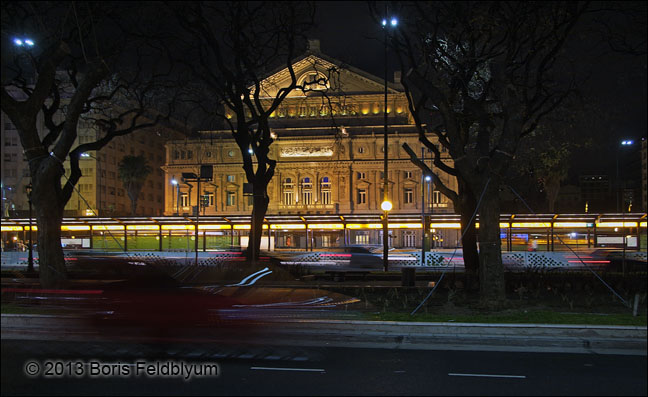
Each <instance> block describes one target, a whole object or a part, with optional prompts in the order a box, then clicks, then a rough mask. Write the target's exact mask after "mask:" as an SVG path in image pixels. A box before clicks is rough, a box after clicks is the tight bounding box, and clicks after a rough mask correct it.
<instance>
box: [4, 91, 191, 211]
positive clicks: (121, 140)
mask: <svg viewBox="0 0 648 397" xmlns="http://www.w3.org/2000/svg"><path fill="white" fill-rule="evenodd" d="M15 95H19V94H18V93H15ZM1 118H2V119H1V137H0V145H1V146H0V163H1V164H2V171H1V181H2V217H3V218H8V217H26V216H27V215H28V211H29V201H28V199H27V186H28V185H29V184H30V182H31V178H30V171H29V167H28V164H27V162H26V161H25V158H24V155H23V147H22V145H21V143H20V137H19V135H18V131H17V130H16V127H15V126H14V125H13V123H12V122H11V120H9V117H8V116H7V115H6V114H5V113H4V112H2V113H1ZM37 128H38V131H39V135H40V137H41V139H42V138H43V137H44V136H45V127H44V122H43V120H42V117H39V119H38V124H37ZM99 134H100V132H99V130H98V129H97V127H96V126H95V125H94V123H92V122H89V121H86V120H83V119H80V120H79V123H78V130H77V138H76V140H75V142H74V144H73V146H72V147H73V148H74V147H76V146H78V145H79V144H84V143H90V142H94V141H96V140H97V139H98V138H100V136H99ZM178 135H179V133H178V132H177V131H175V130H174V129H171V128H167V127H162V126H159V127H153V128H148V129H144V130H140V131H136V132H134V133H132V134H128V135H124V136H120V137H116V138H114V139H113V140H112V141H111V142H110V143H109V144H108V145H106V146H105V147H103V148H102V149H101V150H99V151H89V152H86V153H84V154H83V155H82V156H81V158H80V161H79V167H80V168H81V172H82V176H81V178H80V179H79V182H78V183H77V185H76V189H75V191H74V193H73V194H72V197H71V198H70V200H69V201H68V203H67V204H66V206H65V212H64V216H70V217H80V216H107V217H113V216H128V215H131V205H130V199H129V197H128V194H127V193H126V190H125V188H124V186H123V183H122V181H121V180H120V179H119V171H118V168H119V167H118V165H119V162H120V160H121V159H122V158H123V157H124V156H125V155H143V156H145V157H146V159H147V160H148V164H149V166H150V167H151V169H152V172H151V173H150V174H149V175H148V177H147V179H146V181H145V182H144V186H143V187H142V191H141V193H140V195H139V200H138V205H137V213H136V215H140V216H144V215H146V216H159V215H162V213H163V212H164V194H163V192H164V173H163V171H162V167H163V165H164V163H165V157H164V156H165V147H164V144H165V142H166V140H168V139H172V138H177V137H178ZM63 165H64V168H65V176H64V177H63V179H62V183H64V182H65V179H66V177H68V176H69V175H70V161H69V159H66V161H65V162H64V164H63Z"/></svg>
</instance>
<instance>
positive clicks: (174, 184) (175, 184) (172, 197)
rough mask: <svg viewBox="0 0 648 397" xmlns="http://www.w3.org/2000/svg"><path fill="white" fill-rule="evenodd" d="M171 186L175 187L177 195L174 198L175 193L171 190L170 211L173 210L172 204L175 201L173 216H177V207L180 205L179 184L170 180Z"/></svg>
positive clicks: (174, 180)
mask: <svg viewBox="0 0 648 397" xmlns="http://www.w3.org/2000/svg"><path fill="white" fill-rule="evenodd" d="M171 184H172V185H173V186H175V190H176V191H177V193H178V194H177V198H176V197H175V194H176V191H173V189H171V209H173V202H174V201H175V213H174V214H173V215H178V211H179V210H178V206H179V203H180V184H179V183H178V181H177V180H176V179H175V178H173V179H171Z"/></svg>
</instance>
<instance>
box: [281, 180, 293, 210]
mask: <svg viewBox="0 0 648 397" xmlns="http://www.w3.org/2000/svg"><path fill="white" fill-rule="evenodd" d="M293 201H294V192H293V181H292V179H291V178H286V179H284V182H283V204H284V205H293Z"/></svg>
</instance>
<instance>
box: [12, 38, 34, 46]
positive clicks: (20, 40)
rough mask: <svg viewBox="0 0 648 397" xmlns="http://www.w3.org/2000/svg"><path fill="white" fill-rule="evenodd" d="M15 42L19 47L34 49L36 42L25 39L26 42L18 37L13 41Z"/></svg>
mask: <svg viewBox="0 0 648 397" xmlns="http://www.w3.org/2000/svg"><path fill="white" fill-rule="evenodd" d="M13 42H14V44H15V45H17V46H18V47H23V46H27V47H33V46H34V41H33V40H32V39H24V40H22V39H19V38H17V37H16V38H15V39H13Z"/></svg>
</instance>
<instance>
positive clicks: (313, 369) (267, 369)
mask: <svg viewBox="0 0 648 397" xmlns="http://www.w3.org/2000/svg"><path fill="white" fill-rule="evenodd" d="M250 369H252V370H262V371H302V372H326V370H323V369H320V368H275V367H250Z"/></svg>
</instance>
